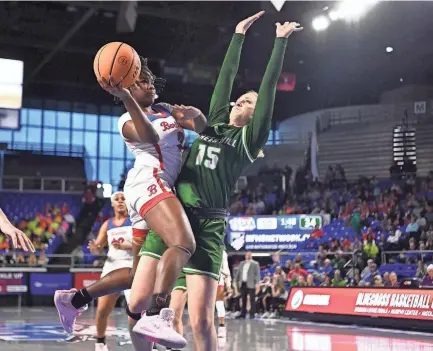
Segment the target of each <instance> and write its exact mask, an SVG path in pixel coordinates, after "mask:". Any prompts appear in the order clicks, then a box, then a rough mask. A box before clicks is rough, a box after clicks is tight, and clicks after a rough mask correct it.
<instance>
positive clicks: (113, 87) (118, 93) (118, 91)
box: [98, 76, 131, 100]
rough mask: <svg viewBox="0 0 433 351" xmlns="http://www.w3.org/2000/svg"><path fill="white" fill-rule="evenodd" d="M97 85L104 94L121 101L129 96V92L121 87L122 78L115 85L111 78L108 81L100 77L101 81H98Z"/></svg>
mask: <svg viewBox="0 0 433 351" xmlns="http://www.w3.org/2000/svg"><path fill="white" fill-rule="evenodd" d="M98 83H99V85H100V86H101V88H102V89H104V90H105V91H106V92H108V93H110V94H111V95H114V96H115V97H117V98H119V99H121V100H122V99H124V98H125V97H128V96H130V95H131V93H130V92H129V90H128V89H126V88H124V87H123V78H122V79H121V80H120V81H119V82H118V83H116V82H114V81H113V79H112V77H111V76H110V78H109V80H108V81H107V80H106V79H105V78H104V77H101V79H100V80H98Z"/></svg>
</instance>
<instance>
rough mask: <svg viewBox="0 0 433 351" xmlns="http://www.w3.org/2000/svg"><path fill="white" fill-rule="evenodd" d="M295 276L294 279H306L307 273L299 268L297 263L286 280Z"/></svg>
mask: <svg viewBox="0 0 433 351" xmlns="http://www.w3.org/2000/svg"><path fill="white" fill-rule="evenodd" d="M295 275H296V278H297V277H299V276H300V275H302V276H304V277H306V276H307V275H308V272H307V271H306V270H305V269H303V268H301V265H300V264H299V263H296V264H295V268H294V269H292V270H291V271H290V272H289V274H288V275H287V280H292V279H294V278H295Z"/></svg>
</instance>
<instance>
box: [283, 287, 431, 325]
mask: <svg viewBox="0 0 433 351" xmlns="http://www.w3.org/2000/svg"><path fill="white" fill-rule="evenodd" d="M283 315H284V316H286V317H289V318H298V319H306V320H311V321H326V322H337V323H344V324H366V325H371V326H385V327H398V328H404V329H411V328H416V329H422V330H428V331H433V323H432V321H433V289H422V288H421V289H401V288H398V289H389V288H320V287H319V288H313V287H311V288H309V287H294V288H292V289H291V290H290V294H289V297H288V299H287V302H286V305H285V309H284V312H283ZM408 320H410V322H409V321H408Z"/></svg>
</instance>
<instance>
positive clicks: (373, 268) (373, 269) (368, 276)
mask: <svg viewBox="0 0 433 351" xmlns="http://www.w3.org/2000/svg"><path fill="white" fill-rule="evenodd" d="M369 268H370V269H369V270H368V272H367V274H366V275H365V276H364V277H361V278H362V281H363V282H364V283H366V284H371V283H372V282H373V279H374V277H375V276H376V274H377V265H376V263H372V264H370V265H369Z"/></svg>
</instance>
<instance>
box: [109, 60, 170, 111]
mask: <svg viewBox="0 0 433 351" xmlns="http://www.w3.org/2000/svg"><path fill="white" fill-rule="evenodd" d="M139 57H140V62H141V71H140V75H139V76H138V79H137V80H144V81H145V82H147V83H151V84H153V86H154V87H155V90H156V93H157V94H160V93H161V92H162V91H163V89H164V87H165V82H166V80H165V79H164V78H158V77H157V76H155V75H154V74H153V72H152V71H151V70H150V68H149V66H148V65H147V58H145V57H143V56H139ZM128 89H130V88H128ZM114 102H115V103H116V104H118V103H120V99H119V98H117V97H114Z"/></svg>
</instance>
